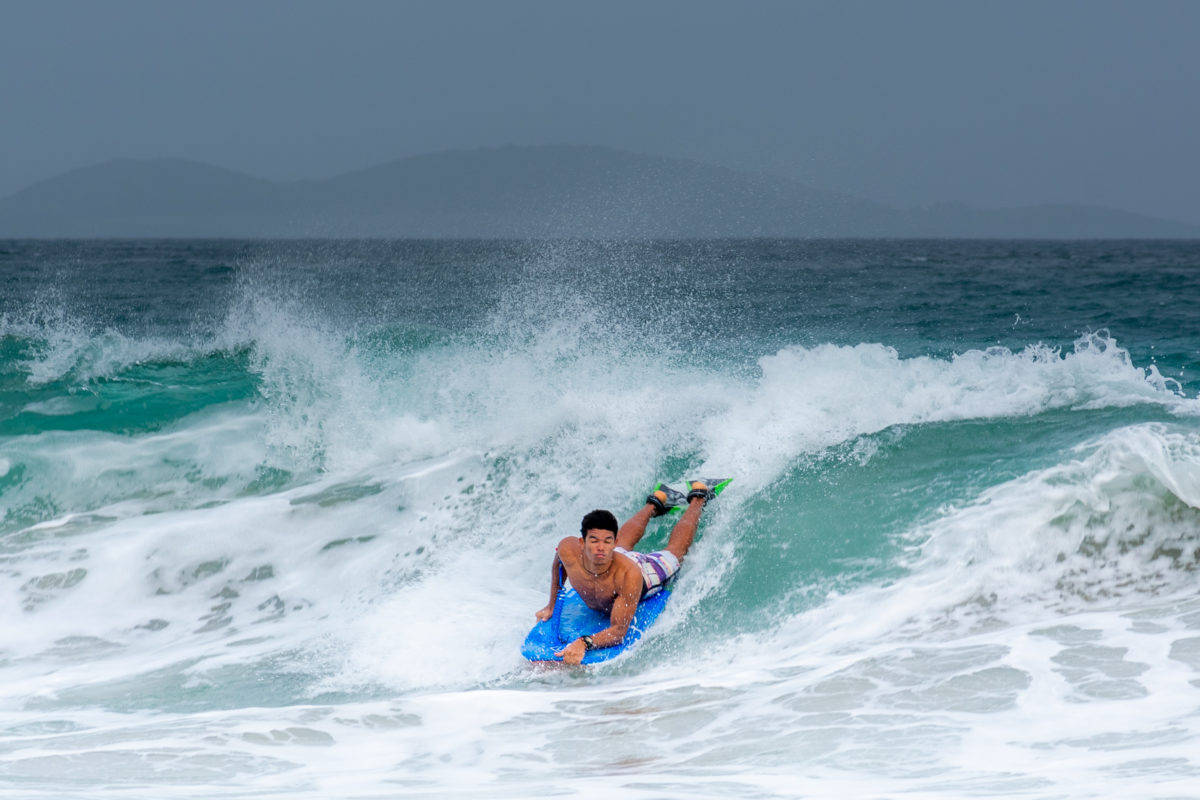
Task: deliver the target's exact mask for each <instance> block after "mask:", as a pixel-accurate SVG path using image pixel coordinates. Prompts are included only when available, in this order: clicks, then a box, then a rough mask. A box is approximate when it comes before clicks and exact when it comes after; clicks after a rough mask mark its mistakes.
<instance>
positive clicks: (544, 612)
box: [534, 603, 554, 622]
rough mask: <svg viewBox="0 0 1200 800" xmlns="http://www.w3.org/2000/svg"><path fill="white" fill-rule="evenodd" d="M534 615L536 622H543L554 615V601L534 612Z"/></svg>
mask: <svg viewBox="0 0 1200 800" xmlns="http://www.w3.org/2000/svg"><path fill="white" fill-rule="evenodd" d="M534 616H535V617H537V621H538V622H545V621H546V620H548V619H550V618H551V617H553V616H554V603H551V604H550V605H548V606H546V607H545V608H543V609H541V610H539V611H538V612H537V613H536V614H534Z"/></svg>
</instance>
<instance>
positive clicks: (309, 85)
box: [0, 0, 1200, 223]
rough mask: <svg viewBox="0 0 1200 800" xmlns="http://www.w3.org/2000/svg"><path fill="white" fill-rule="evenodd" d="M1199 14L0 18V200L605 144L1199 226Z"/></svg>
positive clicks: (937, 195)
mask: <svg viewBox="0 0 1200 800" xmlns="http://www.w3.org/2000/svg"><path fill="white" fill-rule="evenodd" d="M1198 42H1200V2H1190V1H1189V0H1173V1H1170V2H1139V3H1134V2H1113V1H1112V0H1087V2H1050V1H1048V0H1041V1H1040V2H1026V1H1025V0H1016V1H1014V0H1006V2H992V3H983V2H969V1H966V0H957V1H955V2H931V1H929V0H923V1H921V2H838V3H832V2H830V3H812V2H754V1H753V0H747V1H744V2H728V3H723V2H712V1H711V0H692V1H691V2H653V0H644V1H643V2H624V1H620V2H612V1H609V2H591V3H584V2H570V1H569V0H545V1H544V2H542V1H534V0H514V1H513V2H499V0H492V1H490V2H484V1H482V0H472V1H468V0H462V1H461V2H455V0H443V1H442V2H337V3H335V2H315V1H314V0H290V1H289V2H280V1H278V0H255V1H254V2H246V1H239V2H226V1H225V0H216V1H215V2H214V1H213V0H209V2H204V3H187V4H185V3H169V2H149V1H147V2H133V1H132V0H108V2H56V1H55V0H49V1H48V2H22V1H21V0H17V1H15V2H14V1H13V0H7V1H6V2H3V3H2V4H0V153H3V158H2V159H0V196H7V195H8V194H11V193H12V192H15V191H17V190H18V189H20V188H23V187H24V186H26V185H28V184H30V183H32V182H34V181H37V180H40V179H42V178H47V177H50V176H52V175H55V174H58V173H60V172H63V171H66V170H68V169H71V168H74V167H79V166H85V165H89V164H94V163H99V162H102V161H107V160H109V159H113V158H118V157H131V158H152V157H160V156H178V157H184V158H190V159H195V160H198V161H204V162H208V163H212V164H217V165H220V166H224V167H229V168H231V169H236V170H239V171H243V172H246V173H249V174H252V175H255V176H259V177H266V178H276V179H286V178H308V177H326V176H331V175H334V174H337V173H339V172H343V171H346V170H350V169H356V168H360V167H366V166H371V165H374V164H378V163H383V162H386V161H390V160H393V159H396V158H400V157H404V156H411V155H418V154H421V153H428V152H434V151H439V150H446V149H457V148H474V147H480V146H497V145H503V144H548V143H570V144H576V143H577V144H600V145H608V146H612V147H617V148H622V149H628V150H634V151H638V152H643V153H654V154H661V155H669V156H682V157H688V158H694V159H698V160H703V161H708V162H712V163H717V164H723V165H727V166H732V167H738V168H746V169H753V170H758V171H763V172H769V173H774V174H779V175H785V176H788V177H792V178H796V179H798V180H801V181H803V182H805V183H808V184H810V185H812V186H816V187H820V188H825V189H835V190H840V191H845V192H851V193H854V194H858V195H861V196H865V197H870V198H873V199H877V200H882V201H885V202H888V203H891V204H893V205H901V206H915V205H926V204H931V203H937V202H953V201H958V202H965V203H969V204H973V205H980V206H1004V205H1019V204H1027V203H1039V202H1077V203H1094V204H1100V205H1107V206H1112V207H1115V208H1122V209H1126V210H1130V211H1138V212H1142V213H1146V214H1152V215H1156V216H1162V217H1168V218H1173V219H1178V220H1183V221H1186V222H1192V223H1200V188H1198V186H1197V184H1198V180H1197V179H1198V178H1200V150H1198V144H1197V143H1198V142H1200V99H1198V98H1200V85H1198V84H1200V44H1198Z"/></svg>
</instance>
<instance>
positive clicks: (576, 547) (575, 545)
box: [555, 536, 583, 558]
mask: <svg viewBox="0 0 1200 800" xmlns="http://www.w3.org/2000/svg"><path fill="white" fill-rule="evenodd" d="M555 549H556V550H557V551H558V555H559V558H562V556H563V555H564V554H566V555H572V556H573V555H577V554H578V553H579V552H580V551H581V550H582V549H583V542H582V541H581V540H580V538H579V537H578V536H567V537H565V538H564V539H563V540H562V541H561V542H559V543H558V547H556V548H555Z"/></svg>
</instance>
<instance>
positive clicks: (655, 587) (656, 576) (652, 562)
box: [616, 547, 679, 597]
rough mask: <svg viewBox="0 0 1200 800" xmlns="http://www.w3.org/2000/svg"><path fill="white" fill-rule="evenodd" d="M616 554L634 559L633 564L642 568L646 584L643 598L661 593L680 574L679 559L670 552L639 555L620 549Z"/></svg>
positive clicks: (663, 551) (660, 551)
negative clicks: (676, 574)
mask: <svg viewBox="0 0 1200 800" xmlns="http://www.w3.org/2000/svg"><path fill="white" fill-rule="evenodd" d="M616 552H618V553H620V554H621V555H623V556H626V557H628V558H632V559H633V562H634V563H635V564H637V565H638V567H640V568H641V570H642V580H644V581H645V583H646V585H645V587H644V588H643V589H642V597H650V596H651V595H656V594H658V593H659V592H661V591H662V590H663V589H665V588H666V586H667V584H668V583H670V582H671V578H674V577H675V573H676V572H679V559H678V558H676V557H675V554H674V553H672V552H671V551H670V550H655V551H654V552H653V553H638V552H636V551H632V550H626V549H625V548H624V547H618V548H616Z"/></svg>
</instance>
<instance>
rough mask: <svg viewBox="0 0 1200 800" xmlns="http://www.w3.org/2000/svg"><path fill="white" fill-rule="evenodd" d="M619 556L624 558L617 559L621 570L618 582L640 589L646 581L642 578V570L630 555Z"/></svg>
mask: <svg viewBox="0 0 1200 800" xmlns="http://www.w3.org/2000/svg"><path fill="white" fill-rule="evenodd" d="M617 555H618V556H622V557H621V558H618V559H617V568H618V569H619V570H620V575H619V577H618V580H619V581H620V582H621V583H624V584H629V585H633V584H637V586H638V587H640V586H641V585H642V581H643V580H644V579H643V578H642V568H641V567H640V566H638V563H637V561H635V560H634V559H633V556H631V555H629V554H628V553H617Z"/></svg>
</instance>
